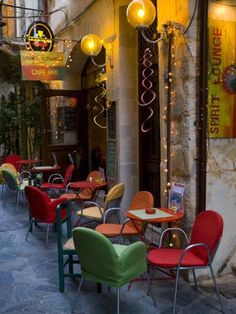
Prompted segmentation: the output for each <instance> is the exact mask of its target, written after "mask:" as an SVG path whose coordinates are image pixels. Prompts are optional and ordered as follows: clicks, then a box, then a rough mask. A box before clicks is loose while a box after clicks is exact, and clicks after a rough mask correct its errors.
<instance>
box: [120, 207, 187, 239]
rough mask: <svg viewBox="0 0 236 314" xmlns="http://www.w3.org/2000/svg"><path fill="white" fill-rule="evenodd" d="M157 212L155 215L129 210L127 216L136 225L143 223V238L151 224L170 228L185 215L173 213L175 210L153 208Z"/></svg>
mask: <svg viewBox="0 0 236 314" xmlns="http://www.w3.org/2000/svg"><path fill="white" fill-rule="evenodd" d="M153 209H154V210H155V212H154V213H153V214H147V213H146V212H145V209H144V208H143V209H135V210H128V211H127V212H126V216H127V217H128V218H130V219H131V220H132V221H133V222H134V224H135V221H138V222H142V225H143V228H142V232H143V238H144V239H145V237H144V234H145V230H146V228H147V225H148V224H149V223H150V224H158V223H161V224H163V223H167V224H168V226H170V225H171V223H173V222H176V221H178V220H180V219H182V218H183V216H184V213H183V212H177V213H176V212H173V210H171V209H169V208H153Z"/></svg>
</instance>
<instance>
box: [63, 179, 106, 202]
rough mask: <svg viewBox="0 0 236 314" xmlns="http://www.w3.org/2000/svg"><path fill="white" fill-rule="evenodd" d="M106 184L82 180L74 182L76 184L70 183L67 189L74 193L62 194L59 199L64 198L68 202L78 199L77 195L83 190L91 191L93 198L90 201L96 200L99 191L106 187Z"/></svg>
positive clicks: (104, 182)
mask: <svg viewBox="0 0 236 314" xmlns="http://www.w3.org/2000/svg"><path fill="white" fill-rule="evenodd" d="M107 184H108V182H107V181H97V180H94V181H89V180H83V181H76V182H70V183H69V184H68V188H69V189H71V190H74V191H75V193H65V194H62V195H61V197H66V198H67V199H69V200H72V199H78V200H79V199H80V197H79V193H80V192H81V191H82V190H83V189H91V190H92V191H93V192H94V193H92V194H93V198H92V200H93V201H94V200H96V197H97V194H98V191H99V190H100V189H102V188H103V187H105V186H107Z"/></svg>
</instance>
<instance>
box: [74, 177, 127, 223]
mask: <svg viewBox="0 0 236 314" xmlns="http://www.w3.org/2000/svg"><path fill="white" fill-rule="evenodd" d="M124 192H125V185H124V183H118V184H116V185H114V186H113V187H112V188H111V189H110V190H109V191H108V193H107V195H106V196H105V201H104V205H103V206H101V205H100V204H99V203H98V202H93V201H86V202H84V203H83V204H82V206H81V209H79V210H78V211H77V215H78V216H79V222H78V224H79V225H86V224H88V223H91V222H95V224H99V223H102V221H103V217H104V214H105V212H106V211H107V210H108V209H109V208H112V207H120V204H121V201H122V198H123V195H124Z"/></svg>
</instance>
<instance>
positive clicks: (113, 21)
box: [20, 0, 236, 273]
mask: <svg viewBox="0 0 236 314" xmlns="http://www.w3.org/2000/svg"><path fill="white" fill-rule="evenodd" d="M21 3H22V2H21ZM39 3H40V2H39ZM129 3H130V1H122V0H113V1H110V0H98V1H82V2H81V1H69V0H67V1H65V0H60V1H59V0H58V1H44V6H41V8H40V9H42V10H43V13H42V16H41V18H42V19H43V20H44V21H46V22H47V23H48V24H49V25H50V27H51V29H52V30H53V33H54V36H55V47H54V50H55V51H58V52H63V53H64V54H65V58H66V76H65V77H64V79H63V80H52V81H48V82H46V83H45V82H43V84H44V83H45V84H46V86H47V89H48V90H55V91H67V92H70V93H69V94H68V95H69V96H70V97H72V98H73V97H75V96H73V91H74V92H75V95H76V97H77V96H78V107H79V106H80V107H83V108H84V109H81V111H80V112H79V115H80V120H79V121H80V125H79V126H78V128H79V130H80V131H79V134H77V135H74V134H75V133H73V132H74V131H73V130H72V131H70V130H67V131H65V132H64V140H63V142H61V143H62V145H61V146H66V145H68V144H70V145H71V148H70V149H74V148H75V147H76V145H78V142H79V145H81V146H82V147H85V149H86V156H87V158H88V159H90V153H91V151H92V149H93V148H94V147H96V145H97V144H99V145H100V146H101V147H102V150H103V152H104V154H105V156H106V159H107V175H108V178H109V181H110V183H111V184H113V183H115V182H119V181H122V182H124V183H125V186H126V192H125V198H124V201H123V203H122V207H123V208H127V206H128V204H129V201H130V199H131V197H132V195H133V194H134V193H135V192H136V191H137V190H139V189H140V187H141V188H142V189H151V190H152V192H153V191H154V192H155V193H154V194H155V197H156V206H167V205H168V191H169V188H170V185H171V183H172V182H179V183H182V184H184V185H185V192H184V209H185V218H184V220H183V222H182V224H183V226H184V228H185V229H186V230H187V231H189V230H190V227H191V224H192V222H193V220H194V218H195V216H196V214H197V212H199V211H201V210H205V209H215V210H216V211H218V212H219V213H220V214H222V216H223V218H224V222H225V230H224V236H223V239H222V242H221V247H220V250H219V251H218V254H217V256H216V259H215V263H214V267H215V270H216V271H217V272H218V273H223V272H231V271H232V266H233V265H234V264H235V246H236V241H235V239H236V232H235V228H234V225H235V222H236V215H235V213H234V209H235V205H236V180H235V169H236V163H235V161H236V149H235V143H236V139H235V134H234V131H233V132H232V134H230V135H229V134H226V133H224V134H223V135H221V136H220V135H219V136H214V134H213V135H212V134H211V132H210V128H208V126H209V124H210V126H212V127H214V128H216V126H217V125H218V124H219V121H218V120H219V119H220V118H219V117H217V118H215V117H214V113H215V115H216V114H217V115H220V114H221V115H224V114H223V113H222V112H224V111H225V110H226V109H225V107H224V106H223V107H222V108H221V109H219V108H217V109H214V107H211V111H210V114H209V112H208V108H209V104H211V106H214V104H213V105H212V99H213V97H215V98H214V99H216V97H219V96H214V95H213V94H212V93H213V92H212V90H214V88H212V85H209V84H211V83H209V82H210V81H209V80H210V79H211V77H212V73H213V74H214V73H221V74H222V73H223V70H222V69H221V70H219V69H218V70H216V66H215V67H214V62H215V65H217V64H218V68H219V66H220V64H223V60H224V57H223V56H222V54H220V55H221V56H222V58H221V59H220V60H219V52H218V54H217V52H216V48H217V49H218V51H219V47H218V46H217V47H215V48H214V47H213V48H212V43H216V44H217V43H218V45H219V40H220V39H221V41H222V42H223V41H225V42H226V43H225V45H226V50H227V51H232V56H231V59H232V60H229V61H228V62H229V65H231V64H233V65H234V64H235V56H236V55H234V53H235V47H233V46H232V45H233V44H232V40H231V37H229V34H231V32H233V31H231V28H230V27H231V26H229V29H228V28H226V27H225V24H226V23H231V24H232V28H233V27H234V28H235V23H236V8H235V6H234V5H232V3H230V2H227V1H224V2H223V1H222V3H221V1H211V3H210V2H209V3H208V1H204V2H203V3H202V2H201V3H200V2H199V1H196V0H189V1H188V0H186V1H180V0H179V1H173V0H168V1H166V0H165V1H164V0H159V1H158V4H155V6H156V9H157V30H158V32H162V31H163V25H167V30H165V33H164V37H163V40H161V41H160V42H158V44H151V46H152V45H155V51H154V52H151V55H152V56H151V63H152V65H153V68H155V70H154V75H153V76H152V75H150V76H148V78H146V77H145V73H144V72H143V70H144V69H145V68H152V66H150V67H149V66H147V65H145V60H146V61H147V62H148V60H149V59H148V58H149V55H148V56H147V51H146V50H145V51H146V55H144V54H143V55H142V56H140V54H139V50H140V49H141V48H140V47H141V45H142V42H143V39H141V36H140V33H139V32H138V31H137V30H136V29H135V28H133V27H132V26H131V25H130V24H129V23H128V21H127V17H126V10H127V6H128V5H129ZM25 5H26V1H25ZM28 6H30V4H28ZM39 6H40V4H39ZM217 10H218V11H217ZM219 10H221V11H222V10H224V12H228V13H224V14H223V15H222V13H221V15H220V13H217V12H219ZM216 11H217V12H216ZM37 18H38V19H41V18H40V17H37ZM222 21H223V22H222ZM220 22H221V23H223V24H222V25H223V26H222V34H223V35H222V36H221V37H220V36H218V37H217V36H216V35H217V34H218V35H219V32H220V27H221V26H219V25H218V24H217V23H220ZM214 23H215V24H214ZM231 24H230V25H231ZM220 25H221V24H220ZM209 26H210V29H212V30H213V33H212V34H213V35H214V34H215V37H217V38H215V37H214V36H213V35H212V36H213V37H209V38H210V39H211V40H212V41H211V42H210V41H208V38H207V37H206V36H205V35H206V33H207V28H208V27H209ZM22 27H23V26H22V25H21V26H20V28H21V29H23V28H24V27H23V28H22ZM227 32H228V33H227ZM91 33H92V34H95V35H97V36H99V38H101V39H103V47H104V49H103V52H102V53H101V55H99V56H98V57H97V58H96V59H95V60H96V62H97V63H99V64H102V63H104V64H105V72H103V74H104V73H105V74H104V75H105V79H104V81H105V85H104V84H103V85H102V86H101V80H100V81H99V79H98V77H99V76H100V77H101V75H102V74H101V71H102V69H104V67H97V66H96V65H94V64H93V63H92V61H91V58H89V57H87V56H86V55H85V54H84V53H83V52H82V51H81V48H80V42H81V40H82V38H83V37H84V36H85V35H87V34H91ZM148 35H149V33H148V31H147V36H148ZM230 36H234V39H235V38H236V35H235V33H233V35H232V34H231V35H230ZM219 38H220V39H219ZM227 44H228V46H227ZM222 49H223V48H222ZM222 49H221V50H220V51H221V52H222V51H223V50H222ZM212 51H213V55H211V54H210V53H211V52H212ZM233 52H234V53H233ZM215 54H216V55H215ZM145 58H146V59H145ZM225 58H229V57H225ZM213 61H214V62H213ZM217 62H218V63H217ZM155 65H156V67H154V66H155ZM226 67H227V64H226V65H225V68H226ZM231 70H232V71H233V72H234V67H232V69H231ZM217 71H218V72H217ZM227 73H228V72H227ZM149 74H150V73H149ZM149 74H148V75H149ZM233 74H234V73H233ZM155 75H156V76H155ZM154 77H155V78H156V82H155V83H154ZM145 79H147V80H149V81H150V82H151V87H150V86H149V87H148V88H147V89H148V92H150V90H151V95H154V94H155V104H156V105H155V106H156V107H155V108H156V109H154V114H153V115H152V114H151V115H150V120H149V119H147V117H148V115H149V111H145V110H146V109H147V107H146V106H145V105H146V102H148V101H149V100H150V98H147V99H146V98H145V97H146V96H143V98H141V100H140V97H142V95H143V93H144V92H145V86H143V84H144V85H145V83H144V82H145ZM220 80H224V79H223V78H220ZM230 80H232V81H233V82H235V81H234V76H233V75H232V77H230ZM225 81H226V83H227V82H228V81H229V80H227V79H225ZM230 82H231V81H230ZM232 84H233V83H232ZM215 85H216V84H213V86H215ZM230 86H231V85H230ZM208 87H209V89H208ZM103 88H105V93H106V95H105V105H104V104H103V108H105V109H104V110H105V112H104V113H103V114H102V115H100V116H99V104H98V103H97V100H96V96H97V95H98V94H99V93H101V92H102V91H103ZM210 88H211V89H210ZM228 88H229V87H228ZM152 92H154V94H153V93H152ZM230 92H231V94H229V93H228V94H229V95H230V97H231V95H233V97H235V95H234V94H235V85H233V87H232V90H230ZM76 93H78V95H77V94H76ZM228 94H227V93H226V95H225V96H224V97H226V96H227V95H228ZM62 95H64V94H63V93H62V94H60V93H55V94H53V97H60V96H62ZM68 95H67V96H68ZM212 95H213V96H212ZM64 96H65V95H64ZM148 97H149V96H148ZM209 97H211V98H209ZM57 100H58V98H57ZM142 100H143V101H144V106H140V105H139V104H140V103H142ZM102 101H104V99H103V100H102ZM230 101H231V100H230ZM52 106H53V105H52ZM55 106H56V111H57V112H59V111H60V110H59V109H58V105H57V104H55ZM234 106H235V105H234ZM59 107H60V106H59ZM85 109H86V110H85ZM155 110H156V112H155ZM220 110H221V111H220ZM150 112H151V111H150ZM219 112H221V113H219ZM232 112H233V114H232V116H234V117H235V109H234V110H233V111H232ZM157 113H158V114H157ZM207 114H208V117H210V120H207ZM81 115H82V117H81ZM229 116H230V115H228V116H227V117H226V118H225V119H226V120H227V119H229ZM94 118H95V120H94ZM146 119H147V121H146ZM155 119H156V120H155ZM216 119H218V120H216ZM225 119H224V120H225ZM85 120H86V122H85ZM145 121H146V122H145ZM143 123H144V124H143ZM145 123H146V124H145ZM214 123H215V124H217V125H214ZM227 123H228V124H227V125H228V128H231V129H233V127H232V125H234V124H235V120H234V119H230V121H228V122H227ZM81 125H82V128H81ZM114 126H115V128H114ZM142 126H143V127H144V130H142ZM149 127H150V130H148V131H147V130H146V129H145V128H147V129H148V128H149ZM213 133H214V132H213ZM150 138H152V139H153V140H152V141H150ZM68 141H69V142H68ZM51 144H52V145H53V142H52V143H51ZM57 144H58V142H57ZM59 147H60V145H59ZM146 150H148V152H149V155H148V157H147V159H145V158H146V157H145V158H144V157H143V155H144V152H145V151H146ZM156 156H157V157H156ZM144 161H147V162H144ZM143 165H144V166H143ZM90 166H91V165H90V161H89V162H88V168H90ZM145 167H146V168H145ZM147 172H148V173H153V174H155V173H158V174H159V177H158V176H157V177H156V178H153V179H152V180H151V182H154V183H153V184H151V185H148V184H147V185H146V186H145V180H141V178H142V177H145V173H147ZM148 176H149V175H148ZM145 178H146V177H145ZM155 180H156V181H155ZM157 185H158V188H157ZM155 189H156V190H155ZM157 190H158V192H157ZM157 198H158V199H157Z"/></svg>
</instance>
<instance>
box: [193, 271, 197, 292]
mask: <svg viewBox="0 0 236 314" xmlns="http://www.w3.org/2000/svg"><path fill="white" fill-rule="evenodd" d="M193 280H194V286H195V289H196V290H198V286H197V279H196V273H195V269H194V268H193Z"/></svg>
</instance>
